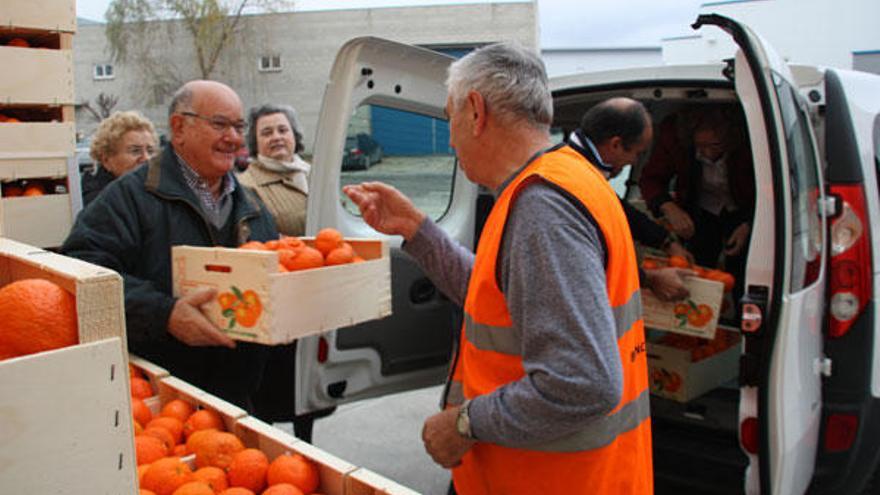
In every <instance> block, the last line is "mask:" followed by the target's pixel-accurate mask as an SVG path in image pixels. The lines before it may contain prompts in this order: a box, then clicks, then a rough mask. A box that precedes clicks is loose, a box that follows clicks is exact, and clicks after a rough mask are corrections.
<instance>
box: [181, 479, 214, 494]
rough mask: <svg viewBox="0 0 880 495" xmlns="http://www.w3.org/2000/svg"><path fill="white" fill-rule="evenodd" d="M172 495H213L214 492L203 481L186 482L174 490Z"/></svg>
mask: <svg viewBox="0 0 880 495" xmlns="http://www.w3.org/2000/svg"><path fill="white" fill-rule="evenodd" d="M172 495H214V490H212V489H211V487H210V486H209V485H208V484H207V483H205V482H204V481H188V482H186V483H184V484H182V485H180V487H179V488H178V489H177V490H174V492H172Z"/></svg>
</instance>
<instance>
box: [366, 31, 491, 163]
mask: <svg viewBox="0 0 880 495" xmlns="http://www.w3.org/2000/svg"><path fill="white" fill-rule="evenodd" d="M434 50H436V51H438V52H441V53H445V54H447V55H450V56H452V57H455V58H461V57H463V56H465V55H467V54H468V53H470V52H471V51H472V50H474V47H456V48H439V49H438V48H434ZM371 128H372V130H373V138H374V139H375V140H376V141H378V142H380V143H382V149H383V151H384V152H385V154H386V155H392V156H393V155H438V154H440V155H446V154H451V153H452V148H450V147H449V123H448V122H446V121H445V120H440V119H435V118H433V117H427V116H424V115H417V114H414V113H409V112H402V111H400V110H394V109H392V108H386V107H377V106H373V107H372V109H371Z"/></svg>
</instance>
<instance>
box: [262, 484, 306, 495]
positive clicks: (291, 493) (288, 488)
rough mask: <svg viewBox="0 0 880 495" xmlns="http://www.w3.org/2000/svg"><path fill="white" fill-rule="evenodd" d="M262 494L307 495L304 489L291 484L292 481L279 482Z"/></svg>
mask: <svg viewBox="0 0 880 495" xmlns="http://www.w3.org/2000/svg"><path fill="white" fill-rule="evenodd" d="M262 495H305V494H304V493H303V491H302V490H300V489H299V488H297V487H295V486H293V485H291V484H290V483H279V484H277V485H272V486H270V487H269V488H267V489H266V491H264V492H263V494H262Z"/></svg>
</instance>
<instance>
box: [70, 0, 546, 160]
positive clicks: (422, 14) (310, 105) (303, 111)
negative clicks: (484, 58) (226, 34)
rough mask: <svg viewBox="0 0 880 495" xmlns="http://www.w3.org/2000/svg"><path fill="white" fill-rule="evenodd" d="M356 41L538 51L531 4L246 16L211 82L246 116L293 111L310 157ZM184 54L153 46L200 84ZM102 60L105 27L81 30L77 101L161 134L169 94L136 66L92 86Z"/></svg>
mask: <svg viewBox="0 0 880 495" xmlns="http://www.w3.org/2000/svg"><path fill="white" fill-rule="evenodd" d="M357 36H378V37H382V38H388V39H391V40H395V41H400V42H403V43H410V44H417V45H428V46H433V47H455V46H479V45H483V44H487V43H492V42H497V41H508V40H513V41H518V42H519V43H522V44H523V45H525V46H528V47H531V48H533V49H536V50H537V48H538V22H537V13H536V6H535V4H534V2H514V3H505V2H498V3H491V4H469V5H446V6H439V5H438V6H429V7H400V8H375V9H356V10H333V11H308V12H294V13H283V14H264V15H253V16H247V17H246V18H244V19H242V24H241V26H240V32H239V34H238V36H236V41H235V43H234V44H232V45H230V46H229V47H228V48H227V50H228V51H227V52H226V54H225V56H224V58H223V61H222V63H221V64H220V65H219V66H218V68H217V69H216V70H215V72H214V73H213V74H212V77H213V78H214V79H216V80H218V81H222V82H224V83H226V84H229V85H230V86H231V87H232V88H234V89H235V90H236V91H237V92H238V93H239V95H240V96H241V98H242V101H243V102H244V105H245V109H246V111H247V109H248V108H250V107H252V106H256V105H259V104H262V103H278V104H288V105H292V106H293V107H294V108H295V109H296V110H297V113H298V115H299V118H300V120H301V124H302V126H303V128H304V131H305V140H304V141H305V143H304V144H305V146H306V151H307V152H311V147H312V144H313V141H314V131H315V128H316V126H317V121H318V115H319V113H320V109H321V101H322V99H323V96H324V87H325V85H326V84H327V77H328V76H329V74H330V68H331V66H332V64H333V60H334V58H335V56H336V53H337V51H338V50H339V48H340V47H341V46H342V45H343V44H344V43H345V42H346V41H348V40H349V39H351V38H354V37H357ZM190 47H191V43H190V42H189V40H188V38H186V36H185V35H169V36H167V37H165V38H164V39H161V40H157V41H156V42H155V44H154V49H155V50H158V51H160V52H161V53H162V54H163V64H162V65H163V66H164V67H167V68H169V69H170V70H172V71H173V72H176V73H177V76H178V77H179V79H180V80H181V81H186V80H190V79H194V78H196V77H198V71H197V68H196V67H195V66H194V65H195V62H194V60H195V59H194V57H193V56H192V49H191V48H190ZM275 54H280V55H281V57H282V70H281V71H280V72H260V71H258V62H259V57H260V56H262V55H275ZM108 61H109V55H108V53H107V43H106V40H105V38H104V25H103V24H101V25H94V26H80V28H79V30H78V32H77V36H76V43H75V46H74V65H75V69H74V70H75V72H76V90H77V101H79V102H82V101H85V100H91V101H94V99H95V98H96V97H97V96H98V94H100V93H101V92H105V93H107V94H112V95H115V96H118V97H119V98H120V99H119V104H118V105H117V106H116V108H115V109H116V110H130V109H137V110H140V111H142V112H143V113H145V115H146V116H147V117H148V118H150V119H151V120H152V121H153V122H154V123H155V124H156V126H157V128H158V129H159V131H160V132H164V130H165V129H166V128H167V105H168V102H169V101H170V94H169V95H158V98H157V97H156V96H157V95H153V94H150V92H149V91H147V90H146V88H145V85H144V84H143V83H142V81H140V80H139V77H138V74H139V72H138V71H137V70H135V69H136V67H134V65H133V64H137V63H140V61H132V62H129V63H128V65H125V64H117V65H116V67H115V71H116V77H115V78H114V79H112V80H108V81H95V80H93V78H92V67H93V66H94V64H96V63H106V62H108ZM96 126H97V122H95V121H94V119H93V118H91V117H90V116H89V115H87V114H86V113H85V112H78V115H77V129H79V130H82V131H84V133H85V134H86V135H88V134H89V133H91V132H92V131H93V130H94V128H95V127H96Z"/></svg>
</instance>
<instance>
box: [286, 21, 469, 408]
mask: <svg viewBox="0 0 880 495" xmlns="http://www.w3.org/2000/svg"><path fill="white" fill-rule="evenodd" d="M452 60H453V59H452V58H451V57H449V56H446V55H443V54H441V53H438V52H434V51H431V50H427V49H423V48H417V47H414V46H409V45H403V44H399V43H395V42H391V41H387V40H381V39H378V38H370V37H366V38H356V39H353V40H351V41H349V42H347V43H346V44H345V45H344V46H343V47H342V48H341V49H340V51H339V53H338V55H337V57H336V61H335V62H334V65H333V68H332V71H331V74H330V80H329V82H328V84H327V87H326V90H325V94H324V100H323V104H322V108H321V115H320V118H319V120H318V129H317V130H316V137H315V147H314V159H313V167H312V171H311V177H310V183H309V187H310V192H309V200H308V214H307V219H306V232H307V233H308V234H309V235H314V234H315V233H317V232H318V230H320V229H321V228H324V227H335V228H336V229H338V230H340V231H341V232H342V233H343V234H344V235H345V236H346V237H360V238H384V239H386V240H387V242H388V243H389V246H390V248H391V277H392V289H391V290H392V312H393V314H392V315H391V316H390V317H388V318H385V319H382V320H377V321H373V322H367V323H364V324H361V325H356V326H354V327H349V328H342V329H338V330H335V331H331V332H328V333H326V334H323V335H321V336H319V337H308V338H305V339H301V340H300V341H299V343H298V347H297V361H296V377H297V379H296V380H297V383H296V412H297V413H298V414H302V413H305V412H310V411H315V410H319V409H324V408H328V407H332V406H335V405H337V404H341V403H345V402H351V401H355V400H360V399H364V398H367V397H373V396H377V395H384V394H388V393H392V392H397V391H402V390H405V389H410V388H416V387H420V386H427V385H432V384H437V383H441V382H442V381H443V378H444V377H445V375H446V371H447V365H448V361H449V355H450V351H451V345H452V336H453V331H452V330H453V329H454V328H455V327H456V325H457V321H459V318H460V317H459V316H457V309H456V308H455V307H454V305H453V304H452V303H451V302H450V301H449V300H447V299H446V298H445V297H444V296H442V295H441V294H440V292H439V291H438V290H437V289H436V288H435V287H434V286H433V285H432V284H431V282H430V281H429V280H428V279H427V278H426V277H425V275H424V274H423V273H422V271H421V270H420V269H419V267H418V266H417V265H416V264H415V262H414V261H413V260H412V259H410V258H409V257H408V256H407V255H406V254H404V253H403V252H402V251H401V250H400V244H401V239H400V238H399V237H387V236H382V235H381V234H378V233H377V232H375V231H374V230H372V229H371V228H370V227H369V226H368V225H366V223H364V221H363V219H362V218H361V217H360V215H359V213H358V211H357V208H356V207H355V206H354V205H353V204H352V203H351V202H350V201H349V200H348V198H347V197H345V195H344V194H342V193H341V187H342V186H343V185H345V184H350V183H360V182H363V181H368V180H379V181H383V182H386V183H389V184H391V185H394V186H395V187H397V188H398V189H400V190H401V191H402V192H403V193H404V194H406V195H407V196H409V197H410V198H411V199H412V200H413V201H414V202H415V203H416V206H418V207H420V208H421V209H422V210H423V211H425V212H426V213H427V214H428V215H429V216H431V217H432V218H433V219H434V220H435V221H436V222H437V223H438V225H439V226H440V227H441V228H443V229H444V230H445V231H446V232H447V233H448V234H449V235H451V236H452V237H453V238H455V239H457V240H458V241H459V242H461V243H462V244H464V245H466V246H468V247H472V245H473V237H474V220H473V219H474V209H475V206H474V205H475V204H476V197H477V187H476V186H475V185H473V184H472V183H470V182H468V181H467V180H466V179H465V177H464V175H463V174H462V172H460V171H459V170H458V167H456V162H455V156H454V154H453V153H452V150H451V149H450V148H449V129H448V125H447V122H446V120H447V119H446V117H445V115H444V106H445V103H446V89H445V86H444V81H445V78H446V69H447V67H448V65H449V64H450V63H451V62H452ZM352 136H357V137H358V139H349V140H348V142H349V143H359V142H370V143H371V144H370V148H371V149H360V148H359V147H356V146H352V144H349V145H348V146H347V145H346V141H347V140H346V137H352ZM364 136H366V137H364ZM377 146H378V149H381V151H378V149H377V148H376V147H377ZM366 153H370V157H369V161H370V163H371V166H369V167H364V166H362V165H361V163H362V162H363V158H364V154H366ZM339 304H340V305H344V304H346V301H339ZM326 310H328V311H332V310H333V308H326ZM438 403H439V397H438Z"/></svg>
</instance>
